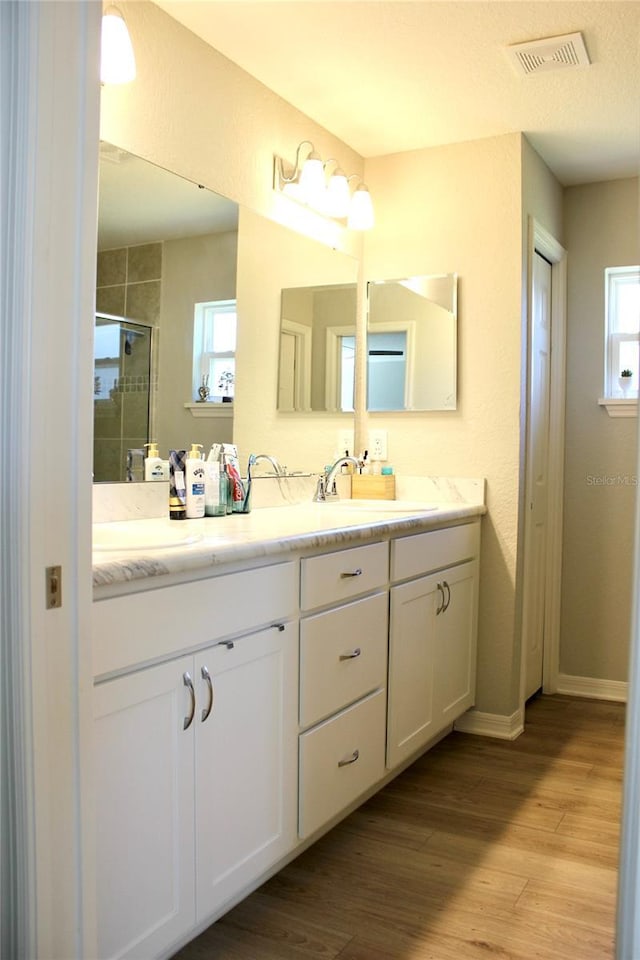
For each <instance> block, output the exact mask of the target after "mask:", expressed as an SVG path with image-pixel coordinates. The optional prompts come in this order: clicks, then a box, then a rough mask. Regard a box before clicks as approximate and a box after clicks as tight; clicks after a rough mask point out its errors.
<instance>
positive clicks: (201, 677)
mask: <svg viewBox="0 0 640 960" xmlns="http://www.w3.org/2000/svg"><path fill="white" fill-rule="evenodd" d="M232 576H233V577H243V576H245V574H244V573H241V574H233V575H232ZM219 579H220V580H222V581H227V582H226V586H227V587H229V586H232V585H233V584H232V583H231V582H230V581H229V578H226V577H223V578H219ZM279 579H280V580H281V581H282V582H281V583H280V587H281V589H280V590H278V591H276V594H277V595H278V597H279V598H280V599H281V598H282V596H283V595H286V594H287V593H288V592H289V587H288V586H287V584H286V582H285V581H286V580H290V592H291V602H290V603H289V605H288V607H287V608H285V609H281V612H282V613H285V614H288V613H289V608H290V606H291V604H292V605H293V607H294V608H295V607H297V597H296V596H295V594H297V568H296V567H295V565H293V564H284V565H282V566H281V567H280V569H279V572H278V574H277V576H276V581H278V580H279ZM194 586H197V587H198V588H199V589H200V591H201V592H202V593H203V603H204V604H206V602H207V595H209V594H210V593H211V591H212V590H214V591H215V589H216V586H217V587H221V586H222V587H223V588H224V587H225V584H217V585H215V584H214V581H211V582H207V581H201V582H199V583H198V584H186V585H184V586H179V587H169V588H167V589H166V590H163V591H161V592H159V593H155V592H151V593H148V594H140V595H136V596H135V597H127V598H118V599H123V600H135V602H136V604H139V603H146V604H148V605H149V606H150V607H151V606H153V605H154V604H156V605H157V603H158V601H159V598H160V596H163V601H162V604H161V606H162V605H164V595H165V594H167V593H169V594H170V599H171V600H172V601H178V600H181V599H182V598H181V596H180V593H181V591H183V590H184V589H185V587H189V588H191V587H194ZM171 591H177V593H174V594H173V595H172V594H171ZM209 599H210V598H209ZM114 602H117V601H104V605H103V604H96V607H97V608H98V609H97V611H96V620H97V622H98V626H97V634H98V640H99V638H100V633H101V627H100V625H99V624H100V619H101V613H102V617H103V618H105V621H109V623H110V626H113V625H114V623H113V616H114V615H115V614H112V613H110V612H109V605H110V604H111V603H114ZM129 606H130V605H129V604H125V605H124V609H127V608H128V607H129ZM259 606H260V604H258V607H259ZM100 607H102V608H103V609H102V611H101V610H100ZM168 609H169V608H168V607H167V608H166V610H165V612H167V610H168ZM174 609H175V611H176V612H175V613H174V615H173V618H172V617H171V616H169V618H168V622H166V624H165V627H166V629H168V630H171V629H174V630H176V629H177V627H178V622H177V621H178V620H180V621H182V622H183V623H184V624H185V625H186V624H188V625H189V632H190V635H192V634H191V631H192V628H193V625H194V618H195V621H196V622H197V620H198V616H197V613H196V614H194V611H193V609H192V611H191V616H190V617H186V618H185V617H183V616H182V609H183V608H182V606H181V604H176V605H175V607H174ZM120 613H122V610H121V611H120ZM149 616H150V617H151V618H152V619H153V617H152V614H151V613H149ZM211 619H212V621H213V618H211ZM274 620H275V617H274ZM124 626H125V625H124V624H122V627H123V628H124ZM213 632H214V631H213V629H212V628H211V627H210V633H213ZM175 637H176V639H177V638H178V637H179V630H178V632H177V633H176V634H175ZM297 679H298V624H297V621H296V620H294V621H293V622H292V621H287V620H279V621H277V622H274V624H273V625H270V626H268V627H266V628H262V629H258V630H256V631H254V632H249V633H246V634H243V635H241V636H239V637H232V638H231V639H225V640H222V641H217V642H214V643H212V644H210V645H209V646H208V647H206V648H204V649H202V650H199V651H197V652H195V653H193V654H190V655H189V656H181V657H178V658H175V659H170V660H168V661H167V662H163V663H161V664H158V665H151V666H145V667H144V668H142V669H139V670H136V671H134V672H130V673H126V674H125V675H122V676H118V677H115V678H113V679H107V680H105V681H103V682H100V683H97V684H96V686H95V688H94V714H95V730H94V736H95V748H96V774H97V777H96V787H97V788H96V821H97V825H98V831H97V851H96V862H97V882H98V955H99V957H100V958H107V957H109V958H111V957H114V958H115V957H118V958H125V957H127V958H132V960H133V958H136V960H138V958H140V957H155V956H160V955H162V954H163V953H165V952H166V951H167V950H168V949H169V948H170V947H171V946H172V945H173V944H174V943H176V942H177V941H179V940H180V938H181V937H182V938H183V939H184V937H185V936H186V935H187V934H188V933H189V931H190V930H191V929H192V928H193V927H194V926H195V925H196V924H198V923H200V922H202V921H203V920H206V919H207V918H208V917H212V918H213V917H214V916H215V915H216V913H217V912H219V911H220V909H221V908H222V906H223V905H224V904H225V903H226V902H227V901H228V900H229V899H230V898H231V897H233V896H234V895H237V894H238V893H239V892H240V891H242V890H243V889H244V888H246V887H248V886H249V885H250V883H251V882H252V881H254V880H255V878H256V877H258V876H259V875H260V874H261V873H263V872H264V871H266V870H267V869H268V868H269V867H270V866H271V865H272V864H274V863H276V862H277V861H278V860H279V859H281V858H282V857H284V856H285V855H286V854H287V853H288V852H289V851H290V850H291V849H292V848H293V847H294V846H295V843H296V840H297V805H296V797H297V767H298V765H297V749H298V743H297V739H298V737H297V734H298V726H297V720H298V696H297Z"/></svg>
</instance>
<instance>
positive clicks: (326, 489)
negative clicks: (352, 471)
mask: <svg viewBox="0 0 640 960" xmlns="http://www.w3.org/2000/svg"><path fill="white" fill-rule="evenodd" d="M343 463H352V464H353V465H354V467H355V468H356V470H359V469H360V461H359V460H356V458H355V457H348V456H344V457H338V459H337V460H336V462H335V463H334V464H333V466H332V467H330V468H329V469H328V470H327V472H326V473H325V474H324V475H321V476H319V477H318V486H317V487H316V492H315V496H314V498H313V502H314V503H324V502H325V501H326V500H337V499H338V491H337V490H336V475H337V473H338V470H339V468H340V467H341V466H342V464H343Z"/></svg>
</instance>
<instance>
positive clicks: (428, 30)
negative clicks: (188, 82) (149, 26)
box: [156, 0, 640, 185]
mask: <svg viewBox="0 0 640 960" xmlns="http://www.w3.org/2000/svg"><path fill="white" fill-rule="evenodd" d="M156 3H157V5H158V6H160V7H162V8H163V9H164V10H165V11H166V12H167V13H169V14H170V15H171V16H172V17H174V18H175V19H176V20H178V21H179V22H181V23H183V24H184V25H185V26H186V27H188V28H189V29H190V30H192V31H193V32H194V33H196V34H198V35H199V36H200V37H202V38H203V39H204V40H205V41H206V42H207V43H209V44H211V46H213V47H215V48H216V50H219V51H220V52H221V53H222V54H224V55H225V56H226V57H228V58H229V59H230V60H232V61H234V62H235V63H237V64H238V65H239V66H241V67H242V68H243V69H244V70H246V71H247V72H248V73H250V74H252V76H254V77H256V79H258V80H260V81H261V82H262V83H264V84H266V86H268V87H270V88H271V89H272V90H274V91H275V92H276V93H278V94H279V95H280V96H282V97H283V98H284V99H285V100H288V101H289V102H290V103H292V104H293V105H294V106H295V107H297V108H298V109H299V110H301V111H302V112H303V113H305V114H307V116H310V117H311V118H312V119H314V120H315V121H317V122H318V123H319V124H321V125H322V126H323V127H325V128H326V129H328V130H330V131H331V132H332V133H333V134H335V135H336V136H338V137H339V138H340V139H341V140H343V141H344V142H345V143H347V144H349V146H351V147H352V148H353V149H354V150H356V151H357V152H358V153H359V154H361V155H362V156H364V157H373V156H380V155H384V154H389V153H396V152H400V151H405V150H413V149H419V148H424V147H431V146H437V145H439V144H444V143H454V142H460V141H464V140H474V139H477V138H482V137H490V136H496V135H500V134H503V133H509V132H514V131H523V132H524V133H526V134H527V136H528V138H529V140H530V141H531V143H532V145H533V146H534V147H535V149H536V150H537V151H538V153H540V155H541V156H542V157H543V158H544V159H545V161H546V162H547V164H548V165H549V166H550V167H551V169H552V170H553V171H554V173H555V174H556V176H557V177H558V179H559V180H560V182H561V183H562V184H564V185H569V184H576V183H588V182H591V181H596V180H604V179H615V178H619V177H626V176H637V175H638V168H639V165H640V94H639V91H640V2H636V0H621V2H617V0H605V2H600V0H571V2H564V0H515V2H512V0H453V2H450V0H413V2H405V0H373V2H371V0H355V2H354V0H347V2H344V0H275V2H274V0H259V2H255V0H223V2H218V0H156ZM575 32H582V34H583V37H584V40H585V43H586V47H587V51H588V53H589V56H590V59H591V66H588V67H572V68H566V69H563V70H559V71H556V72H546V73H540V74H536V75H532V76H529V77H520V76H518V75H517V74H516V71H515V69H514V67H513V66H512V65H511V63H510V61H509V59H508V57H507V55H506V54H505V52H504V48H505V46H506V45H508V44H513V43H521V42H524V41H529V40H536V39H539V38H542V37H550V36H558V35H563V34H567V33H575Z"/></svg>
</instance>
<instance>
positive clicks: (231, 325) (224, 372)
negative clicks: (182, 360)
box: [193, 300, 237, 402]
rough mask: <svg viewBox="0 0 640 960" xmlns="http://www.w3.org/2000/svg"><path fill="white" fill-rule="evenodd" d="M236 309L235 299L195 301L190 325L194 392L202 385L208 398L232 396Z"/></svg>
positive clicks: (216, 398)
mask: <svg viewBox="0 0 640 960" xmlns="http://www.w3.org/2000/svg"><path fill="white" fill-rule="evenodd" d="M236 333H237V312H236V301H235V300H217V301H213V302H209V303H196V305H195V311H194V325H193V394H194V398H195V399H198V396H199V394H198V391H199V389H200V388H201V387H203V386H204V387H205V388H206V389H207V390H208V392H209V393H208V399H210V400H214V401H216V400H217V401H225V402H230V401H232V400H233V396H234V392H235V379H236Z"/></svg>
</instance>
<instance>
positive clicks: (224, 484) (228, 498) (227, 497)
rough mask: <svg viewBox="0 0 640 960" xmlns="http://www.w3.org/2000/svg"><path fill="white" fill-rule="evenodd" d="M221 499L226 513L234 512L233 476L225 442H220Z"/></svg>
mask: <svg viewBox="0 0 640 960" xmlns="http://www.w3.org/2000/svg"><path fill="white" fill-rule="evenodd" d="M220 501H221V502H224V505H225V513H233V498H232V494H231V477H230V476H229V474H228V473H227V460H226V457H225V453H224V444H220Z"/></svg>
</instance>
